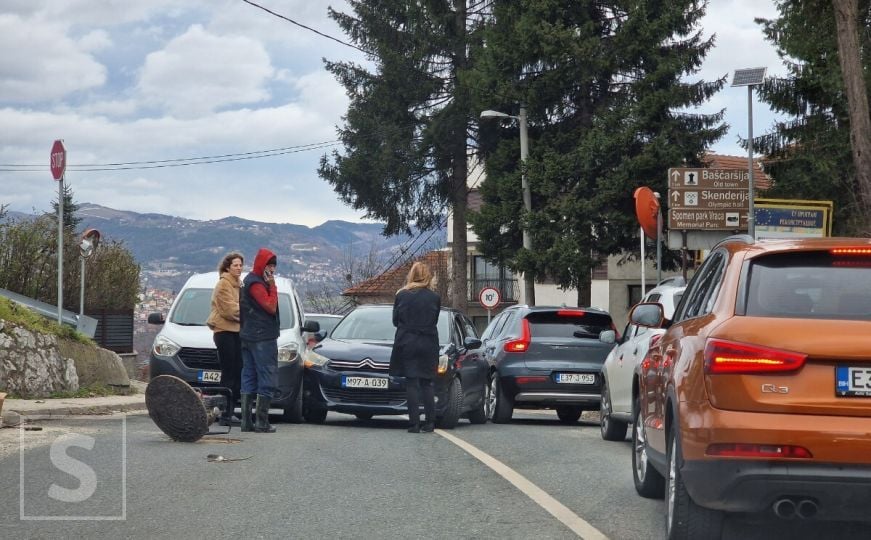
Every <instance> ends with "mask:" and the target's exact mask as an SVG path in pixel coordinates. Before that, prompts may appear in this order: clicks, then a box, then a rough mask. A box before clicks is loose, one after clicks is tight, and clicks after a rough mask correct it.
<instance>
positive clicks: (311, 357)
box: [305, 349, 330, 368]
mask: <svg viewBox="0 0 871 540" xmlns="http://www.w3.org/2000/svg"><path fill="white" fill-rule="evenodd" d="M329 361H330V359H329V358H327V357H326V356H324V355H322V354H318V353H316V352H314V350H312V349H309V350H308V351H306V353H305V367H307V368H308V367H312V366H325V365H327V362H329Z"/></svg>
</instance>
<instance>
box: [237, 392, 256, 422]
mask: <svg viewBox="0 0 871 540" xmlns="http://www.w3.org/2000/svg"><path fill="white" fill-rule="evenodd" d="M253 398H254V395H253V394H242V408H241V411H240V412H239V414H241V415H242V427H241V430H242V431H254V425H253V423H252V422H251V401H252V400H253Z"/></svg>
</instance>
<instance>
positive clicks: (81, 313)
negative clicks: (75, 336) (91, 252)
mask: <svg viewBox="0 0 871 540" xmlns="http://www.w3.org/2000/svg"><path fill="white" fill-rule="evenodd" d="M81 259H82V287H81V289H79V291H80V292H79V317H83V316H84V315H85V258H84V257H81Z"/></svg>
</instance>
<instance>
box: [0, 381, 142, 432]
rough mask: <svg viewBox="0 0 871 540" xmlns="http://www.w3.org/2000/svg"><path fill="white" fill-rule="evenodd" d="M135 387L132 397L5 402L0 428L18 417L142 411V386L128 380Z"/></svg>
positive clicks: (137, 382)
mask: <svg viewBox="0 0 871 540" xmlns="http://www.w3.org/2000/svg"><path fill="white" fill-rule="evenodd" d="M130 382H131V384H132V385H133V386H134V387H135V388H136V392H137V393H136V394H133V395H132V396H105V397H92V398H57V399H50V398H46V399H6V400H5V401H4V402H3V409H2V410H0V414H2V422H0V425H4V424H5V425H14V424H18V422H19V418H20V417H22V416H41V417H52V416H69V415H79V414H111V413H115V412H144V411H145V410H146V409H145V387H146V384H145V383H143V382H139V381H130Z"/></svg>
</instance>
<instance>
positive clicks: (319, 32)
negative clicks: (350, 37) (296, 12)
mask: <svg viewBox="0 0 871 540" xmlns="http://www.w3.org/2000/svg"><path fill="white" fill-rule="evenodd" d="M242 1H243V2H245V3H246V4H249V5H252V6H254V7H256V8H258V9H262V10H263V11H265V12H266V13H269V14H270V15H273V16H275V17H278V18H279V19H284V20H285V21H287V22H289V23H292V24H295V25H297V26H299V27H300V28H304V29H306V30H308V31H309V32H314V33H315V34H317V35H319V36H321V37H325V38H327V39H331V40H333V41H335V42H336V43H341V44H342V45H344V46H346V47H351V48H352V49H357V50H358V51H360V52H362V53H365V54H372V53H371V52H370V51H367V50H366V49H361V48H360V47H358V46H356V45H354V44H353V43H348V42H347V41H342V40H341V39H339V38H335V37H333V36H330V35H328V34H324V33H323V32H321V31H319V30H315V29H314V28H312V27H310V26H306V25H304V24H302V23H300V22H296V21H295V20H293V19H291V18H290V17H286V16H284V15H282V14H280V13H276V12H274V11H272V10H270V9H267V8H265V7H263V6H261V5H260V4H257V3H254V2H252V1H251V0H242Z"/></svg>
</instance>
